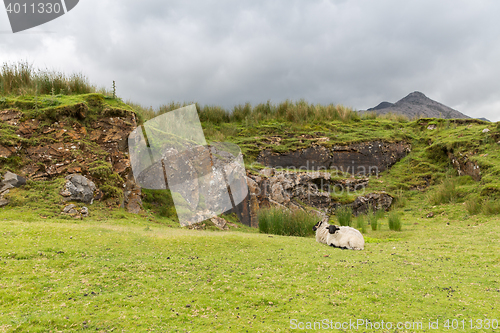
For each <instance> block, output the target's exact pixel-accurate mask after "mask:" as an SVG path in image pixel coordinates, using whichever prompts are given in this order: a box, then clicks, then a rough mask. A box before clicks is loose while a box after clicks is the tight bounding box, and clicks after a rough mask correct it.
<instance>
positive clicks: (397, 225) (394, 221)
mask: <svg viewBox="0 0 500 333" xmlns="http://www.w3.org/2000/svg"><path fill="white" fill-rule="evenodd" d="M388 222H389V229H390V230H394V231H401V227H402V225H403V223H402V222H401V217H400V216H399V214H398V213H396V212H391V213H390V214H389V217H388Z"/></svg>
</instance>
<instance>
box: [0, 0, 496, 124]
mask: <svg viewBox="0 0 500 333" xmlns="http://www.w3.org/2000/svg"><path fill="white" fill-rule="evenodd" d="M499 13H500V1H496V0H491V1H482V0H474V1H472V0H470V1H461V0H449V1H441V0H438V1H436V0H433V1H427V0H417V1H409V0H406V1H401V0H377V1H373V0H364V1H363V0H359V1H356V0H354V1H347V0H346V1H341V0H338V1H333V0H330V1H328V0H324V1H320V0H303V1H300V0H274V1H273V0H197V1H189V0H179V1H169V0H141V1H139V0H135V1H132V0H120V1H109V0H81V1H80V3H79V4H78V5H77V6H76V7H75V8H74V9H73V10H72V11H70V12H68V13H67V14H66V15H64V16H62V17H60V18H59V19H56V20H54V21H51V22H49V23H47V24H45V25H42V26H39V27H36V28H33V29H31V30H28V31H26V32H22V33H17V34H12V32H11V30H10V25H9V21H8V18H7V14H6V12H5V11H4V10H0V62H1V63H3V62H6V61H7V62H12V61H19V60H26V61H28V62H29V63H32V64H33V65H34V66H35V67H40V68H50V69H55V70H58V71H64V72H66V73H68V74H69V73H72V72H81V73H83V74H84V75H86V76H87V77H88V78H89V79H90V81H91V82H92V83H93V84H95V85H97V86H106V87H108V88H110V87H111V85H112V81H113V80H115V81H116V84H117V94H118V95H119V96H120V97H122V98H123V99H124V100H132V101H134V102H138V103H141V104H143V105H145V106H150V105H151V106H153V107H157V106H159V105H160V104H163V103H168V102H171V101H178V102H183V101H186V102H190V101H198V102H200V103H201V104H217V105H222V106H225V107H228V108H229V107H232V106H234V105H235V104H241V103H245V102H251V103H252V104H256V103H261V102H266V101H267V100H271V101H272V102H280V101H282V100H285V99H292V100H298V99H301V98H304V99H306V100H307V101H309V102H313V103H323V104H327V103H336V104H337V103H338V104H344V105H347V106H351V107H353V108H355V109H357V110H362V109H366V108H369V107H373V106H375V105H377V104H378V103H380V102H381V101H389V102H396V101H397V100H399V99H401V98H403V97H404V96H406V95H407V94H409V93H410V92H413V91H421V92H423V93H424V94H426V95H427V96H428V97H429V98H432V99H434V100H436V101H438V102H441V103H443V104H445V105H448V106H450V107H452V108H454V109H457V110H459V111H461V112H463V113H465V114H467V115H469V116H472V117H486V118H488V119H490V120H493V121H500V61H499V59H500V20H499V19H498V15H499Z"/></svg>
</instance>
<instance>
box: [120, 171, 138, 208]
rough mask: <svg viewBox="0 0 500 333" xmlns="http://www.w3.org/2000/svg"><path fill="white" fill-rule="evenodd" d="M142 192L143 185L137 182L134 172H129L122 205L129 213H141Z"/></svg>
mask: <svg viewBox="0 0 500 333" xmlns="http://www.w3.org/2000/svg"><path fill="white" fill-rule="evenodd" d="M141 193H142V189H141V186H139V185H138V184H137V183H136V182H135V180H134V176H133V174H132V173H129V175H128V177H127V181H126V183H125V188H124V189H123V204H122V207H123V208H125V209H126V210H127V212H129V213H132V214H139V213H140V212H141V209H142V200H141Z"/></svg>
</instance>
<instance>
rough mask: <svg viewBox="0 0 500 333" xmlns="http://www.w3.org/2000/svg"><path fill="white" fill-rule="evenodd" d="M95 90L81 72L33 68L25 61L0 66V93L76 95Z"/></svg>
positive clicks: (5, 94) (4, 94)
mask: <svg viewBox="0 0 500 333" xmlns="http://www.w3.org/2000/svg"><path fill="white" fill-rule="evenodd" d="M94 92H96V87H95V86H93V85H91V84H90V83H89V82H88V80H87V78H86V77H85V76H84V75H83V74H71V75H69V76H67V75H65V74H63V73H61V72H56V71H50V70H40V69H35V68H34V67H33V66H32V65H31V64H29V63H27V62H18V63H13V64H8V63H4V64H3V65H2V67H0V94H1V95H3V96H7V95H49V94H54V93H55V94H65V95H77V94H88V93H94Z"/></svg>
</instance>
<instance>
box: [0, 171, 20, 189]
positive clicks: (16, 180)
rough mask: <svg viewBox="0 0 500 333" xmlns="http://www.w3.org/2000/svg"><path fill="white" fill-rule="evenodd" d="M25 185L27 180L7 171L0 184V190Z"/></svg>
mask: <svg viewBox="0 0 500 333" xmlns="http://www.w3.org/2000/svg"><path fill="white" fill-rule="evenodd" d="M23 185H26V178H24V177H21V176H18V175H16V174H15V173H12V172H10V171H7V172H6V173H5V175H4V176H3V179H2V181H1V182H0V188H3V187H9V188H14V187H21V186H23Z"/></svg>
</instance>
